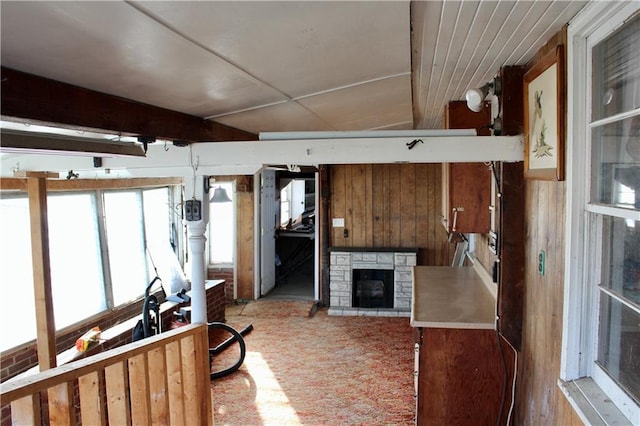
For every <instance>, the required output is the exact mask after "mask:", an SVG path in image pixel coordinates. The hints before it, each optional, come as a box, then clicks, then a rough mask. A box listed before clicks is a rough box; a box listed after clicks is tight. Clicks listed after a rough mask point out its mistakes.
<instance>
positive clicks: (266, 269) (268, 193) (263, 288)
mask: <svg viewBox="0 0 640 426" xmlns="http://www.w3.org/2000/svg"><path fill="white" fill-rule="evenodd" d="M277 209H278V206H277V203H276V172H275V170H263V171H262V182H261V188H260V210H261V211H260V216H261V219H262V220H261V221H260V222H261V230H260V231H261V232H260V235H261V237H260V240H261V241H260V245H261V250H260V252H261V259H260V270H261V271H262V274H261V277H260V278H261V279H260V296H264V295H266V294H267V293H269V292H270V291H271V290H272V289H273V288H274V287H275V285H276V262H275V260H276V218H277V214H278V210H277Z"/></svg>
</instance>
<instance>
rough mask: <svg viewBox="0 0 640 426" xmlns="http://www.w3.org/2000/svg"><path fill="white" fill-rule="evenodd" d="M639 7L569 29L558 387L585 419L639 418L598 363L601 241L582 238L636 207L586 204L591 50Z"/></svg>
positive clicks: (599, 14)
mask: <svg viewBox="0 0 640 426" xmlns="http://www.w3.org/2000/svg"><path fill="white" fill-rule="evenodd" d="M638 11H640V6H638V4H637V3H633V2H620V3H615V4H612V3H610V2H602V3H592V4H590V5H588V6H586V7H585V8H584V9H583V10H582V11H581V12H580V13H579V14H578V15H577V16H576V17H575V18H574V19H573V20H572V22H571V23H570V25H569V27H568V37H567V38H568V61H567V65H568V67H567V72H568V76H569V77H570V78H568V79H567V107H568V108H567V114H568V117H571V119H570V120H569V122H570V123H571V125H570V126H569V127H568V128H567V147H566V150H567V153H566V154H567V155H566V158H567V160H568V161H567V165H566V166H567V186H566V194H567V196H566V217H565V220H566V223H565V226H566V232H567V235H566V239H565V253H566V256H565V276H564V286H565V288H564V295H565V296H564V313H563V316H564V318H563V331H564V332H563V338H562V354H561V363H560V378H559V385H560V387H561V389H562V390H563V392H564V393H565V395H566V397H567V399H568V400H569V402H570V403H571V405H572V406H573V408H574V409H575V410H576V413H577V414H578V416H579V417H580V418H581V419H582V420H583V421H585V423H587V424H589V423H592V422H594V421H595V422H598V423H605V424H608V423H612V422H616V421H618V422H621V424H622V423H624V422H633V423H640V408H639V406H638V404H637V403H636V402H635V401H634V400H633V399H632V398H631V397H629V396H628V395H627V394H626V392H624V390H622V388H620V387H619V386H618V385H617V384H616V383H615V382H614V381H613V380H612V379H611V378H610V377H609V376H608V375H607V373H605V372H604V371H603V370H602V369H601V368H600V367H599V366H598V365H597V363H596V357H597V351H598V347H597V338H598V319H599V318H598V316H599V315H598V314H599V296H600V294H601V292H602V290H601V289H600V288H598V286H593V285H592V283H591V282H590V281H589V277H590V274H592V273H593V271H596V269H592V270H591V271H588V269H589V268H588V265H589V263H588V259H593V258H594V256H595V258H596V259H599V256H598V255H597V254H599V253H601V249H602V246H601V244H602V242H601V241H598V239H597V238H594V237H593V236H592V237H591V238H589V237H588V236H590V235H593V234H595V233H594V232H592V231H594V230H595V231H598V230H600V227H601V226H602V220H603V218H602V216H601V215H607V216H609V215H611V214H612V213H614V215H613V216H615V217H626V218H633V219H636V220H637V219H638V212H637V211H633V210H627V209H623V208H616V207H611V206H603V205H599V204H595V203H590V185H591V170H590V161H591V158H590V156H591V152H590V151H591V150H590V147H591V129H592V127H593V125H594V124H599V123H600V121H602V120H599V121H597V122H595V123H591V114H590V111H591V90H592V86H591V82H592V78H593V75H592V70H591V54H592V48H593V47H594V45H595V44H596V43H597V42H599V41H601V40H603V39H604V38H605V37H606V36H608V35H609V34H611V33H612V32H614V31H615V30H616V29H618V28H619V27H620V26H622V25H623V24H624V23H625V22H626V21H627V20H628V19H629V18H630V17H632V16H634V14H636V13H638ZM616 118H618V119H619V118H620V117H616ZM600 124H601V123H600ZM585 141H588V142H585ZM599 216H600V217H599ZM598 268H599V266H598ZM576 361H577V362H576Z"/></svg>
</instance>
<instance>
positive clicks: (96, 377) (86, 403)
mask: <svg viewBox="0 0 640 426" xmlns="http://www.w3.org/2000/svg"><path fill="white" fill-rule="evenodd" d="M102 386H104V381H103V380H102V373H101V372H99V371H93V372H91V373H89V374H85V375H84V376H81V377H80V378H79V379H78V388H79V393H80V417H81V419H82V424H85V425H95V426H101V425H106V424H107V417H106V413H105V410H104V409H105V404H104V401H103V396H102V395H100V389H101V388H102Z"/></svg>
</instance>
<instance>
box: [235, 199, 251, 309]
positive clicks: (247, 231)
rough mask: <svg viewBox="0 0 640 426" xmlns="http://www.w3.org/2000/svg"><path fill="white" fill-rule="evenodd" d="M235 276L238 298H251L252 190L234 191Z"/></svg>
mask: <svg viewBox="0 0 640 426" xmlns="http://www.w3.org/2000/svg"><path fill="white" fill-rule="evenodd" d="M236 197H237V198H236V203H237V204H236V208H237V213H236V214H237V217H236V224H237V225H236V233H237V234H236V244H237V252H236V256H237V258H236V259H237V260H236V268H237V269H236V278H237V280H238V283H237V291H238V296H237V297H238V299H253V298H254V297H253V287H254V286H253V262H254V244H253V228H254V225H253V222H254V218H253V216H254V215H253V191H251V192H247V191H237V192H236Z"/></svg>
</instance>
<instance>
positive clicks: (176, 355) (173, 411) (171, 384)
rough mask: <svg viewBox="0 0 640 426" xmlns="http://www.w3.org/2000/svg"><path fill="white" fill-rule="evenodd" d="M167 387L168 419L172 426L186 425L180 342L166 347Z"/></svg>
mask: <svg viewBox="0 0 640 426" xmlns="http://www.w3.org/2000/svg"><path fill="white" fill-rule="evenodd" d="M166 353H167V387H168V389H169V419H170V424H172V425H186V424H187V423H188V422H187V419H186V418H185V412H184V388H183V387H182V361H181V354H180V342H171V343H169V344H168V345H167V349H166Z"/></svg>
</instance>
